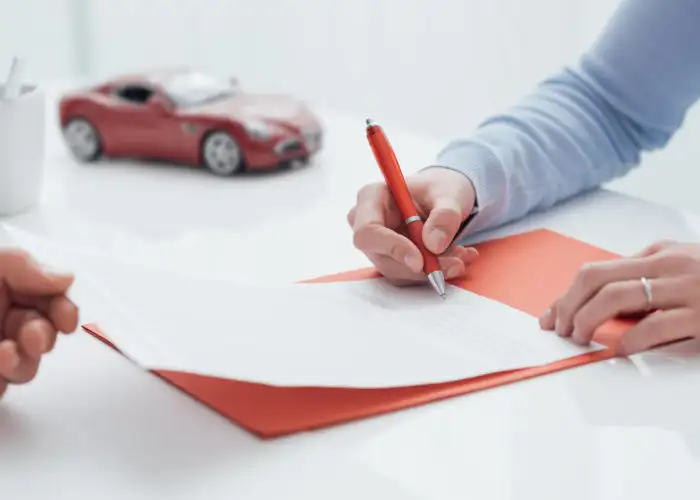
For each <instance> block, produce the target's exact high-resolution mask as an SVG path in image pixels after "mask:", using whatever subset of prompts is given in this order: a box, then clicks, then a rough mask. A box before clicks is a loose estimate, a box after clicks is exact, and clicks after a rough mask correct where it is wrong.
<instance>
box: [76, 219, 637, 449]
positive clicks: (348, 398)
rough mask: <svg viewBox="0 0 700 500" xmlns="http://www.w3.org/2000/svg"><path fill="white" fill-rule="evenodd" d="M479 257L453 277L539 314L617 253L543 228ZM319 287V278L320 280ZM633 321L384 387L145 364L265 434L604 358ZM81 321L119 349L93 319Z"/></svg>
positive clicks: (491, 246) (483, 247) (364, 276)
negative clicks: (530, 355)
mask: <svg viewBox="0 0 700 500" xmlns="http://www.w3.org/2000/svg"><path fill="white" fill-rule="evenodd" d="M477 248H478V249H479V252H480V257H479V258H478V259H477V261H476V262H475V263H474V264H473V265H471V266H470V267H469V274H468V276H466V277H465V278H464V279H461V280H459V281H454V282H452V284H453V285H456V286H459V287H461V288H463V289H465V290H469V291H471V292H474V293H477V294H479V295H482V296H484V297H487V298H490V299H494V300H497V301H499V302H502V303H504V304H506V305H509V306H511V307H514V308H516V309H519V310H521V311H524V312H526V313H529V314H532V315H533V316H539V315H540V314H542V313H543V312H544V311H545V310H546V308H547V307H549V306H550V305H551V303H552V302H553V301H554V300H556V299H557V298H558V297H559V296H560V295H561V294H562V293H563V292H565V291H566V289H567V288H568V287H569V285H570V284H571V281H572V279H573V278H574V277H575V274H576V272H577V271H578V269H579V268H580V267H581V265H582V264H584V263H585V262H592V261H601V260H610V259H615V258H618V257H619V255H616V254H613V253H610V252H608V251H605V250H602V249H600V248H596V247H594V246H591V245H588V244H586V243H583V242H581V241H578V240H576V239H573V238H570V237H567V236H564V235H561V234H559V233H555V232H552V231H549V230H545V229H540V230H535V231H531V232H528V233H524V234H519V235H515V236H509V237H505V238H501V239H496V240H491V241H487V242H484V243H481V244H479V245H477ZM369 279H381V278H380V276H379V275H378V274H377V273H376V272H375V271H374V270H372V269H360V270H355V271H349V272H344V273H340V274H335V275H331V276H324V277H322V278H317V279H313V280H309V281H308V282H315V283H324V282H333V281H336V282H337V281H351V280H369ZM319 286H322V285H319ZM632 324H633V322H632V321H631V320H630V321H627V320H625V321H622V320H613V321H610V322H608V323H606V324H605V325H603V326H602V327H601V328H599V329H598V331H597V332H596V335H595V340H596V341H597V342H599V343H601V344H603V345H605V346H607V347H606V349H604V350H600V351H595V352H591V353H586V354H582V355H579V356H576V357H572V358H568V359H565V360H562V361H558V362H555V363H550V364H546V365H542V366H535V367H530V368H523V369H519V370H511V371H507V372H500V373H495V374H489V375H483V376H479V377H475V378H469V379H465V380H460V381H456V382H448V383H440V384H428V385H420V386H413V387H400V388H383V389H351V388H325V387H280V386H270V385H265V384H258V383H250V382H242V381H238V380H229V379H221V378H216V377H209V376H202V375H197V374H192V373H185V372H175V371H164V370H153V369H150V368H149V367H142V368H144V369H146V370H148V371H150V372H151V373H153V374H155V375H157V376H159V377H161V378H162V379H164V380H165V381H167V382H169V383H170V384H172V385H174V386H175V387H177V388H179V389H180V390H182V391H184V392H185V393H186V394H188V395H190V396H191V397H193V398H195V399H196V400H198V401H200V402H201V403H203V404H205V405H207V406H209V407H210V408H212V409H213V410H215V411H217V412H218V413H220V414H221V415H223V416H225V417H227V418H228V419H230V420H232V421H233V422H235V423H236V424H238V425H240V426H242V427H243V428H245V429H247V430H249V431H250V432H252V433H254V434H256V435H258V436H260V437H262V438H272V437H277V436H282V435H285V434H291V433H295V432H299V431H306V430H312V429H316V428H321V427H325V426H330V425H335V424H340V423H343V422H349V421H352V420H356V419H360V418H365V417H370V416H373V415H379V414H382V413H387V412H391V411H396V410H400V409H403V408H408V407H411V406H417V405H421V404H426V403H429V402H432V401H437V400H440V399H444V398H449V397H454V396H458V395H463V394H467V393H471V392H474V391H480V390H484V389H489V388H492V387H496V386H499V385H504V384H509V383H512V382H518V381H520V380H525V379H529V378H532V377H537V376H540V375H545V374H547V373H553V372H556V371H560V370H565V369H567V368H573V367H576V366H581V365H584V364H587V363H592V362H595V361H601V360H605V359H609V358H612V357H613V356H614V347H615V343H616V342H617V341H618V340H619V338H620V336H621V335H622V333H624V332H625V331H626V330H627V329H628V328H629V327H630V326H632ZM83 328H84V329H85V330H87V331H88V332H89V333H91V334H92V335H94V336H95V337H96V338H98V339H100V340H102V341H103V342H105V343H106V344H107V345H109V346H111V347H112V348H114V349H116V350H117V351H118V350H119V346H118V345H114V344H113V343H112V342H111V341H110V340H109V337H108V333H106V332H102V331H101V330H100V328H99V326H98V325H96V324H88V325H84V326H83Z"/></svg>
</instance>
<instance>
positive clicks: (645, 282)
mask: <svg viewBox="0 0 700 500" xmlns="http://www.w3.org/2000/svg"><path fill="white" fill-rule="evenodd" d="M639 280H640V281H641V282H642V286H643V287H644V295H646V298H647V311H649V310H651V307H652V304H653V303H654V295H653V294H652V293H651V281H649V280H648V279H646V278H643V277H642V278H639Z"/></svg>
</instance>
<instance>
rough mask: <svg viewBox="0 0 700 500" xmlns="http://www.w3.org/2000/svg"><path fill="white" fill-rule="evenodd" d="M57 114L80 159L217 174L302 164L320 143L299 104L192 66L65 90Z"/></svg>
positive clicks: (317, 132) (315, 126)
mask: <svg viewBox="0 0 700 500" xmlns="http://www.w3.org/2000/svg"><path fill="white" fill-rule="evenodd" d="M59 116H60V123H61V128H62V130H63V137H64V139H65V142H66V144H67V146H68V148H69V149H70V151H71V153H72V154H73V155H74V156H75V157H76V158H78V159H79V160H82V161H94V160H96V159H98V158H100V157H101V156H105V157H125V158H144V159H153V160H161V161H170V162H174V163H181V164H189V165H197V166H199V165H202V166H205V167H206V168H208V169H209V170H210V171H211V172H213V173H215V174H217V175H231V174H234V173H236V172H240V171H242V170H244V169H247V170H260V169H274V168H279V167H284V166H289V165H291V164H292V163H293V162H295V161H301V162H306V161H308V159H309V158H310V157H311V156H312V155H314V154H315V153H316V152H318V151H319V149H320V148H321V142H322V130H321V125H320V123H319V121H318V119H317V118H316V117H315V116H314V115H313V113H312V112H311V111H310V110H309V109H308V108H307V107H306V106H305V105H304V104H303V103H301V102H299V101H297V100H295V99H292V98H290V97H287V96H282V95H267V94H253V93H248V92H245V91H243V90H241V89H240V88H239V87H238V85H237V83H236V82H235V81H234V80H232V81H230V82H229V81H221V80H218V79H216V78H214V77H212V76H210V75H208V74H206V73H202V72H200V71H198V70H193V69H172V70H161V71H154V72H151V73H146V74H141V75H134V76H124V77H120V78H116V79H114V80H111V81H107V82H104V83H102V84H99V85H97V86H95V87H93V88H90V89H87V90H84V91H80V92H75V93H72V94H70V95H66V96H64V97H63V98H62V99H61V102H60V111H59Z"/></svg>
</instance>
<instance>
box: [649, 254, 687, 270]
mask: <svg viewBox="0 0 700 500" xmlns="http://www.w3.org/2000/svg"><path fill="white" fill-rule="evenodd" d="M694 264H695V259H694V258H693V257H692V256H690V255H688V254H686V253H681V252H668V253H660V254H658V255H657V256H656V257H655V258H653V259H652V269H653V270H654V272H655V273H656V274H665V273H678V272H683V271H686V270H688V269H691V268H692V267H693V265H694Z"/></svg>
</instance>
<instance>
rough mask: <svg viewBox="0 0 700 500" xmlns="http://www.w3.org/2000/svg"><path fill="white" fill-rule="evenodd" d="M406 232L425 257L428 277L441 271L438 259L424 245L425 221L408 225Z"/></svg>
mask: <svg viewBox="0 0 700 500" xmlns="http://www.w3.org/2000/svg"><path fill="white" fill-rule="evenodd" d="M406 230H407V231H408V236H409V238H410V239H411V241H412V242H413V243H414V244H415V245H416V246H417V247H418V250H420V253H421V255H422V256H423V272H424V273H425V274H426V275H427V274H430V273H432V272H435V271H441V270H442V269H441V267H440V262H439V261H438V258H437V257H436V256H435V254H433V253H432V252H431V251H430V250H428V249H427V248H426V247H425V244H424V243H423V221H421V220H417V221H414V222H411V223H410V224H408V226H407V228H406Z"/></svg>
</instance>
